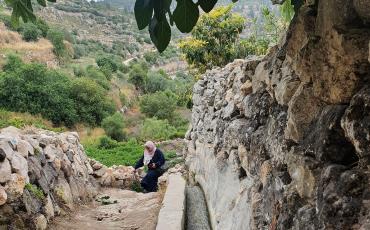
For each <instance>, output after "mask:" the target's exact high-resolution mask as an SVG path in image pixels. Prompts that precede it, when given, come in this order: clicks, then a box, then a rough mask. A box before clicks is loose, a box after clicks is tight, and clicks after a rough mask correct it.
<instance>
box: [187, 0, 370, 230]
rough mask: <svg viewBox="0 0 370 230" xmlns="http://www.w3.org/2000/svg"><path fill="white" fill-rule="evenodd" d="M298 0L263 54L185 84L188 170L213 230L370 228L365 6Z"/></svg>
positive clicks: (369, 32) (369, 68) (369, 33)
mask: <svg viewBox="0 0 370 230" xmlns="http://www.w3.org/2000/svg"><path fill="white" fill-rule="evenodd" d="M305 2H306V3H305V5H304V6H303V7H302V8H301V10H300V12H299V13H298V14H297V16H296V17H295V18H294V19H293V22H292V24H291V26H290V28H289V30H288V32H287V34H286V36H285V38H284V39H283V41H282V42H281V43H280V44H279V45H278V46H277V47H275V48H273V49H272V50H271V52H270V54H269V55H267V56H266V57H264V58H253V59H250V60H237V61H235V62H233V63H231V64H229V65H228V66H226V67H225V68H223V69H215V70H212V71H209V72H207V73H206V74H205V75H204V76H203V78H202V79H201V80H200V81H198V82H197V83H196V85H195V86H194V95H193V103H194V107H193V116H192V128H191V129H190V130H189V132H188V134H187V136H186V139H187V141H188V144H187V156H186V157H187V165H188V167H189V171H190V176H191V178H193V179H194V181H195V182H197V183H199V184H200V185H201V187H202V188H203V190H204V193H205V195H206V199H207V202H208V209H209V212H210V219H211V223H212V226H213V229H370V181H369V176H370V161H369V160H370V159H369V157H370V148H369V146H370V107H369V105H370V85H369V76H370V64H369V60H370V58H369V39H370V26H369V24H368V23H369V22H370V8H369V4H370V3H369V1H363V0H353V1H352V0H351V1H347V0H325V1H324V0H316V1H305Z"/></svg>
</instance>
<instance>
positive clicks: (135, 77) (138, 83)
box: [128, 64, 148, 91]
mask: <svg viewBox="0 0 370 230" xmlns="http://www.w3.org/2000/svg"><path fill="white" fill-rule="evenodd" d="M147 73H148V71H147V70H146V69H145V68H144V66H143V65H140V64H134V65H133V66H132V67H131V70H130V72H129V78H128V81H129V82H130V83H132V84H133V85H135V87H136V89H137V90H141V91H144V90H145V84H146V81H147V78H148V76H147Z"/></svg>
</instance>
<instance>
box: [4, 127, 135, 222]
mask: <svg viewBox="0 0 370 230" xmlns="http://www.w3.org/2000/svg"><path fill="white" fill-rule="evenodd" d="M132 171H133V169H132V167H124V166H114V167H111V168H108V167H106V166H104V165H102V164H100V163H99V162H96V161H95V160H91V159H89V158H88V157H87V156H86V154H85V152H84V148H83V146H82V145H81V144H80V142H79V137H78V134H77V133H73V132H69V133H54V132H50V131H45V130H39V129H34V128H29V129H25V130H19V129H16V128H14V127H8V128H6V129H2V130H1V132H0V229H46V227H47V224H48V223H49V222H50V221H51V220H52V219H53V217H54V216H55V215H64V214H67V213H69V212H70V211H72V210H74V209H75V208H76V206H78V205H79V204H81V203H86V202H89V201H91V199H93V197H94V196H95V195H97V192H98V190H99V188H100V185H103V186H113V187H121V188H125V187H127V186H129V185H130V183H132V179H133V173H132Z"/></svg>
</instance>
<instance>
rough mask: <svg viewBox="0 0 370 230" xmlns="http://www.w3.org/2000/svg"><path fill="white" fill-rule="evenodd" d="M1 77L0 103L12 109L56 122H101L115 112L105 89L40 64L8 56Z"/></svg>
mask: <svg viewBox="0 0 370 230" xmlns="http://www.w3.org/2000/svg"><path fill="white" fill-rule="evenodd" d="M8 60H9V61H8V63H6V65H5V67H6V68H5V69H6V72H5V73H6V74H3V75H2V77H0V106H1V107H3V108H5V109H7V110H9V111H15V112H28V113H30V114H41V115H42V116H43V117H44V118H46V119H48V120H50V121H52V122H53V123H54V124H56V125H62V124H65V125H66V126H69V127H70V126H73V125H74V124H76V123H77V122H83V123H87V124H91V125H97V124H100V123H101V121H102V120H103V118H105V117H106V116H107V115H109V114H112V113H113V112H114V105H113V103H112V102H111V101H109V100H108V99H107V97H106V90H104V89H103V88H102V87H101V86H99V85H98V84H96V83H95V82H94V81H92V80H89V79H87V78H84V77H82V78H78V79H76V80H71V78H70V77H68V76H66V75H64V74H62V73H60V72H58V71H56V70H48V69H47V68H46V67H45V66H44V65H40V64H35V63H32V64H24V63H22V62H21V61H20V60H19V59H17V58H16V57H11V56H10V57H8Z"/></svg>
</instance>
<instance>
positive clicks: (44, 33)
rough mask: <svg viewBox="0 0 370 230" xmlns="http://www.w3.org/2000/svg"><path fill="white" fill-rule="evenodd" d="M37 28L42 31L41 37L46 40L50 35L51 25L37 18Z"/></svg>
mask: <svg viewBox="0 0 370 230" xmlns="http://www.w3.org/2000/svg"><path fill="white" fill-rule="evenodd" d="M36 26H37V28H38V29H39V30H40V32H41V33H40V34H41V36H43V37H44V38H45V37H46V36H47V35H48V31H49V29H50V28H49V25H48V24H47V23H46V22H45V21H44V20H42V19H41V18H37V20H36Z"/></svg>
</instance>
